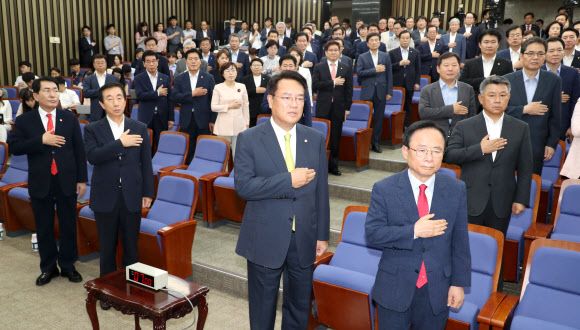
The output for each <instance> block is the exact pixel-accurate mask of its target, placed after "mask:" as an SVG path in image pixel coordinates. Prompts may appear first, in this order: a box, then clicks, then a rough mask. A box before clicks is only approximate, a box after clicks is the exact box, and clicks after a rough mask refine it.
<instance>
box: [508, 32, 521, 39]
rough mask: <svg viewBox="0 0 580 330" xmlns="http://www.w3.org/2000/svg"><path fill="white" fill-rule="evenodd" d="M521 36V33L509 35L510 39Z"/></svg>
mask: <svg viewBox="0 0 580 330" xmlns="http://www.w3.org/2000/svg"><path fill="white" fill-rule="evenodd" d="M521 36H522V34H521V33H510V37H512V38H513V37H521Z"/></svg>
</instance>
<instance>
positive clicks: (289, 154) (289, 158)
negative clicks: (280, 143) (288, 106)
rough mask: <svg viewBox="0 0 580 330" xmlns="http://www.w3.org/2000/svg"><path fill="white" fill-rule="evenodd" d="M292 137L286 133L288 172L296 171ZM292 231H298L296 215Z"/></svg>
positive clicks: (285, 148)
mask: <svg viewBox="0 0 580 330" xmlns="http://www.w3.org/2000/svg"><path fill="white" fill-rule="evenodd" d="M291 137H292V134H290V133H286V134H285V135H284V140H285V141H286V144H285V146H284V151H285V152H284V154H285V156H284V160H285V161H286V167H287V168H288V172H292V171H294V168H295V165H294V159H293V158H292V148H291V147H290V138H291ZM292 231H296V217H294V220H292Z"/></svg>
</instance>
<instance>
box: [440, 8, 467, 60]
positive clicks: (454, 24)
mask: <svg viewBox="0 0 580 330" xmlns="http://www.w3.org/2000/svg"><path fill="white" fill-rule="evenodd" d="M458 30H459V19H457V18H452V19H451V20H450V21H449V33H446V34H444V35H442V36H441V41H443V43H444V44H445V45H446V46H447V48H449V51H450V52H453V53H455V54H457V55H459V58H460V60H461V68H463V65H464V63H465V52H466V51H467V49H466V47H467V40H466V39H465V36H464V35H463V34H461V33H458V32H457V31H458ZM451 40H453V42H451Z"/></svg>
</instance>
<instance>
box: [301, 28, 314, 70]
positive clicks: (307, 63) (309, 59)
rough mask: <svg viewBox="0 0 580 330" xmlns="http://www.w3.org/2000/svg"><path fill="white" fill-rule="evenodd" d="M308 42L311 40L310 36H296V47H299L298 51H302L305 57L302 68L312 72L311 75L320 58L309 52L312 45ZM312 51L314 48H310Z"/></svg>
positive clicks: (303, 34) (302, 33) (302, 34)
mask: <svg viewBox="0 0 580 330" xmlns="http://www.w3.org/2000/svg"><path fill="white" fill-rule="evenodd" d="M308 40H309V37H308V34H306V33H304V32H299V33H297V34H296V46H297V47H298V49H300V51H301V52H302V54H303V57H304V61H303V62H302V67H303V68H307V69H308V70H310V73H311V74H312V73H313V70H314V66H315V65H316V64H318V56H317V55H316V54H314V53H313V52H310V51H308V46H309V45H310V43H309V42H308ZM310 46H311V45H310ZM310 49H312V46H311V47H310Z"/></svg>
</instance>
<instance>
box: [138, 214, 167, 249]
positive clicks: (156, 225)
mask: <svg viewBox="0 0 580 330" xmlns="http://www.w3.org/2000/svg"><path fill="white" fill-rule="evenodd" d="M164 227H167V224H165V223H163V222H159V221H156V220H151V219H147V218H141V231H142V232H144V233H147V234H151V235H156V236H157V243H158V244H159V249H161V237H160V236H159V235H157V232H158V231H159V229H161V228H164Z"/></svg>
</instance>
